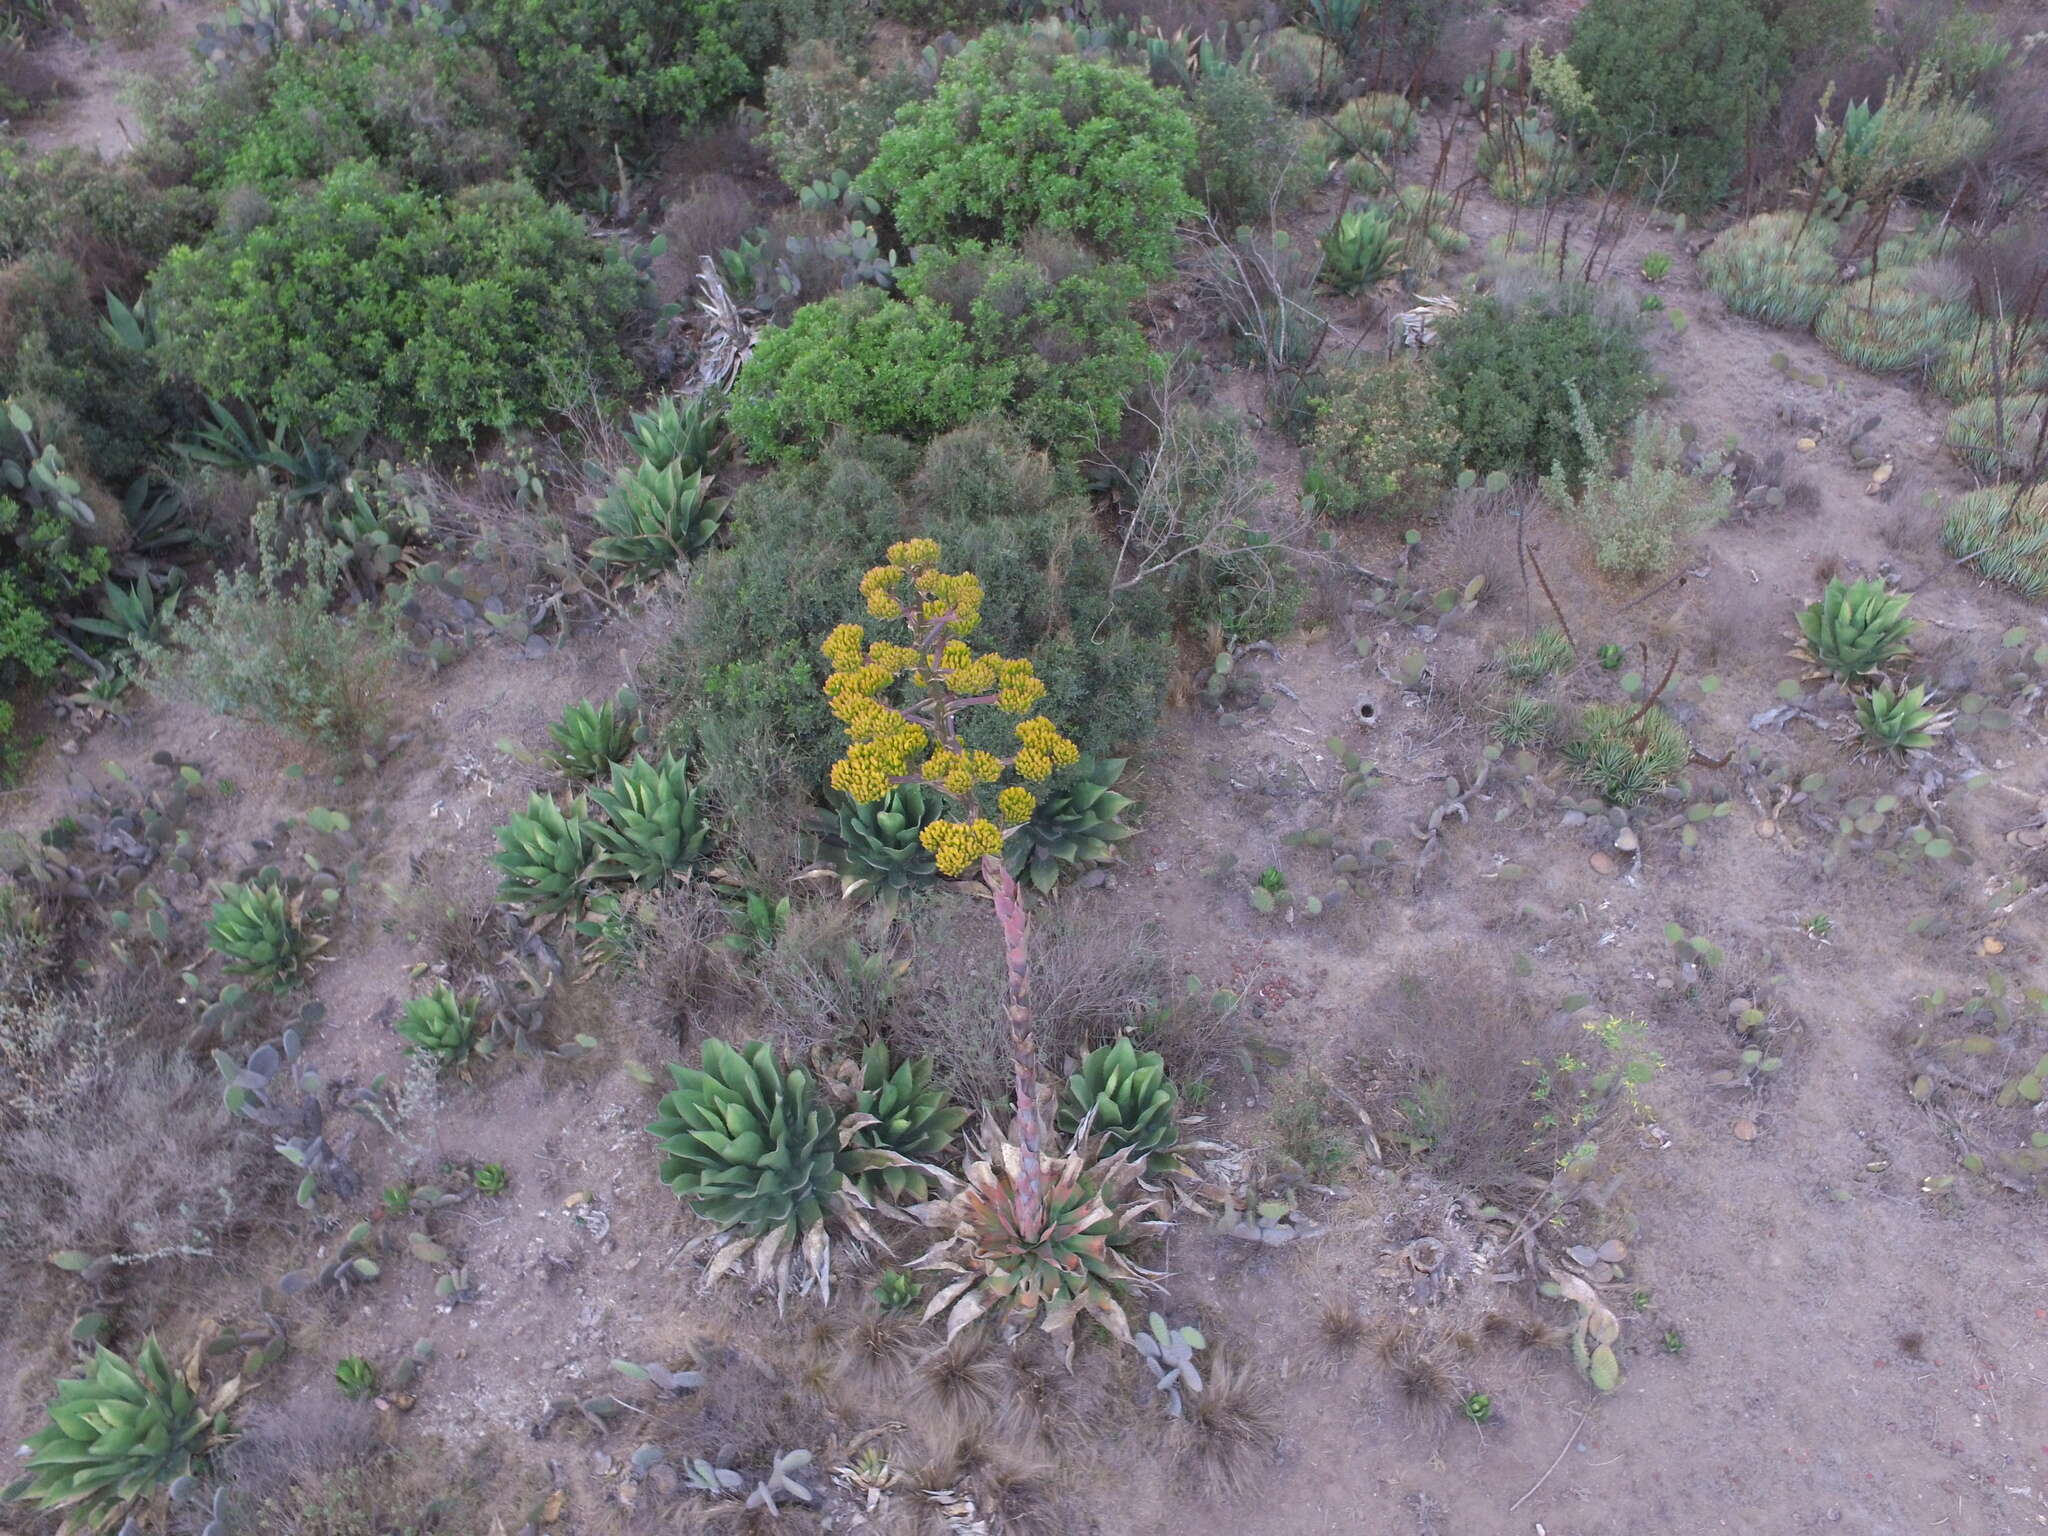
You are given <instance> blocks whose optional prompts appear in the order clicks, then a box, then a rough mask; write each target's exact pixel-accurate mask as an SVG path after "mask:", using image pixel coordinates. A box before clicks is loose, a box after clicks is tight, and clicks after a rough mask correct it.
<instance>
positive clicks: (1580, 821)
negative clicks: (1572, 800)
mask: <svg viewBox="0 0 2048 1536" xmlns="http://www.w3.org/2000/svg"><path fill="white" fill-rule="evenodd" d="M1557 824H1558V825H1559V826H1560V827H1583V826H1584V825H1585V824H1586V813H1585V812H1584V811H1566V812H1565V813H1564V815H1562V816H1560V817H1559V818H1558V820H1557Z"/></svg>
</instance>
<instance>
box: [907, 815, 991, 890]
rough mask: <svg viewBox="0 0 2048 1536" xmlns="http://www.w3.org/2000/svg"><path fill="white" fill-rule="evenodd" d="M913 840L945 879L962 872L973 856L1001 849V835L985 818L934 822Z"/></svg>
mask: <svg viewBox="0 0 2048 1536" xmlns="http://www.w3.org/2000/svg"><path fill="white" fill-rule="evenodd" d="M917 840H918V841H919V842H920V843H922V844H923V845H924V847H925V851H926V852H927V853H929V854H930V855H931V856H932V862H933V863H935V864H937V865H938V866H939V873H940V874H942V875H945V876H946V877H948V878H949V879H950V878H952V877H954V876H956V875H961V874H964V873H965V872H966V870H967V866H968V865H970V864H972V863H974V862H975V860H977V859H982V858H991V857H993V856H995V855H997V854H999V853H1001V852H1002V851H1003V834H1002V833H1001V832H1000V831H998V830H997V829H996V824H995V823H994V822H992V821H990V820H988V819H987V818H985V817H980V816H977V817H976V818H975V819H974V820H973V821H967V822H960V821H935V822H933V823H932V824H931V825H930V826H928V827H926V828H925V829H924V830H923V831H922V832H920V833H918V835H917Z"/></svg>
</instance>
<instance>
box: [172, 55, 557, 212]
mask: <svg viewBox="0 0 2048 1536" xmlns="http://www.w3.org/2000/svg"><path fill="white" fill-rule="evenodd" d="M259 82H260V83H259V84H257V85H255V86H253V87H250V88H247V89H250V90H251V93H252V94H253V95H255V96H257V97H258V98H259V99H260V106H257V104H256V103H255V102H251V103H249V105H250V106H254V107H256V110H254V111H252V112H249V113H248V115H246V116H242V117H240V119H239V120H238V121H236V122H234V123H233V124H232V130H233V131H232V132H230V131H226V130H228V128H229V127H230V125H229V124H227V123H221V124H220V125H219V131H216V132H214V133H212V134H211V135H210V136H209V137H208V138H207V139H206V140H205V141H203V142H202V143H200V144H199V145H197V146H195V148H196V153H197V156H198V164H197V165H196V166H195V167H194V177H195V180H197V181H198V182H199V184H200V185H202V186H208V187H234V186H243V185H248V186H255V187H258V188H260V189H262V190H263V191H265V192H268V193H271V194H277V193H281V192H285V191H289V190H291V189H292V188H293V187H295V186H297V185H298V184H299V183H301V182H307V181H317V180H319V179H320V178H322V177H324V176H326V175H327V174H328V172H330V171H332V170H333V169H334V168H335V167H336V166H338V165H340V164H342V163H343V162H344V161H348V160H374V161H376V162H377V163H379V164H380V165H382V166H383V167H384V168H385V169H386V170H387V171H389V172H391V173H392V175H393V176H395V177H397V178H398V179H400V180H402V181H404V182H405V183H407V184H409V185H412V186H419V187H425V188H427V189H428V190H429V191H434V192H452V191H454V190H455V189H457V188H458V187H467V186H474V185H476V184H477V183H479V182H486V181H498V180H502V179H503V178H504V177H506V176H509V175H511V174H512V172H513V171H514V170H515V169H517V167H518V163H519V119H518V116H517V114H515V113H514V112H513V110H512V106H511V103H510V102H509V101H508V100H507V98H506V94H505V88H504V85H503V84H502V82H501V81H500V80H499V78H498V71H497V67H496V66H495V65H494V64H493V63H492V60H491V56H490V54H488V53H487V52H485V51H484V50H483V49H481V48H479V47H477V46H476V45H475V44H474V43H468V42H464V41H462V40H461V39H459V38H454V37H449V36H447V35H445V34H442V33H439V32H436V31H433V30H432V29H431V28H428V27H424V26H417V27H413V26H408V27H397V28H394V29H393V30H391V31H389V32H382V33H378V32H372V33H367V34H363V35H361V36H354V37H348V38H330V39H323V40H315V41H309V42H306V43H302V44H300V45H298V46H296V47H292V48H287V49H286V50H284V52H283V53H281V54H280V55H279V56H278V59H277V62H276V63H275V64H273V65H272V66H271V67H270V68H269V69H268V70H267V71H262V72H260V75H259Z"/></svg>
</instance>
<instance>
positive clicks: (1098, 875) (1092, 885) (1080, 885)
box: [1074, 869, 1109, 891]
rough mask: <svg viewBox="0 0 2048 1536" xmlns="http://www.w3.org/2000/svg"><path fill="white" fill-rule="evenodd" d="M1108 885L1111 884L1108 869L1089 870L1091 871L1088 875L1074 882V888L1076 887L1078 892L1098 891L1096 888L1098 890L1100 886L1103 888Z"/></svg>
mask: <svg viewBox="0 0 2048 1536" xmlns="http://www.w3.org/2000/svg"><path fill="white" fill-rule="evenodd" d="M1108 883H1109V871H1108V870H1106V869H1091V870H1089V871H1088V873H1087V874H1085V875H1083V876H1082V877H1081V878H1080V879H1078V880H1076V881H1075V882H1074V887H1075V889H1076V890H1082V891H1092V890H1094V889H1096V888H1097V887H1098V886H1103V885H1107V884H1108Z"/></svg>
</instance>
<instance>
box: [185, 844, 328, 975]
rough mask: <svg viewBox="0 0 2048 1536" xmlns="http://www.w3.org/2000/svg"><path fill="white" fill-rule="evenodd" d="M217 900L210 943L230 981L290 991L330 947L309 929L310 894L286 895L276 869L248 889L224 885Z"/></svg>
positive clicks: (209, 922)
mask: <svg viewBox="0 0 2048 1536" xmlns="http://www.w3.org/2000/svg"><path fill="white" fill-rule="evenodd" d="M217 894H218V897H219V899H218V900H217V901H215V902H214V904H213V912H212V915H211V916H210V917H209V918H208V920H207V924H206V941H207V943H208V944H209V945H210V946H211V947H212V948H213V950H214V952H215V953H216V954H218V955H220V956H221V957H222V959H223V960H225V961H226V962H227V963H226V965H225V966H224V967H223V969H224V970H226V972H227V973H228V974H229V975H230V976H241V977H245V978H247V979H248V980H249V981H250V982H252V983H254V984H255V985H257V986H262V987H271V988H285V987H289V986H291V985H292V984H293V983H294V982H296V981H298V980H299V979H300V977H301V976H303V975H304V973H305V971H306V968H307V966H308V965H310V964H311V963H312V961H313V959H314V957H315V956H317V955H318V954H319V953H320V951H321V950H322V949H324V948H326V946H327V940H326V939H325V938H324V937H322V936H321V935H319V934H316V933H314V932H312V931H311V930H310V929H309V928H307V926H306V896H307V893H306V892H305V891H303V890H296V891H295V890H291V889H288V888H287V885H286V882H285V881H284V879H283V877H282V876H281V875H279V874H278V873H277V872H276V871H275V870H274V869H273V870H266V871H265V872H264V873H263V874H261V875H258V876H257V877H256V878H255V879H253V880H251V881H249V882H248V883H247V884H246V885H236V884H234V883H233V882H225V883H223V884H222V885H221V886H220V887H219V889H218V892H217ZM316 910H317V909H316Z"/></svg>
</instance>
